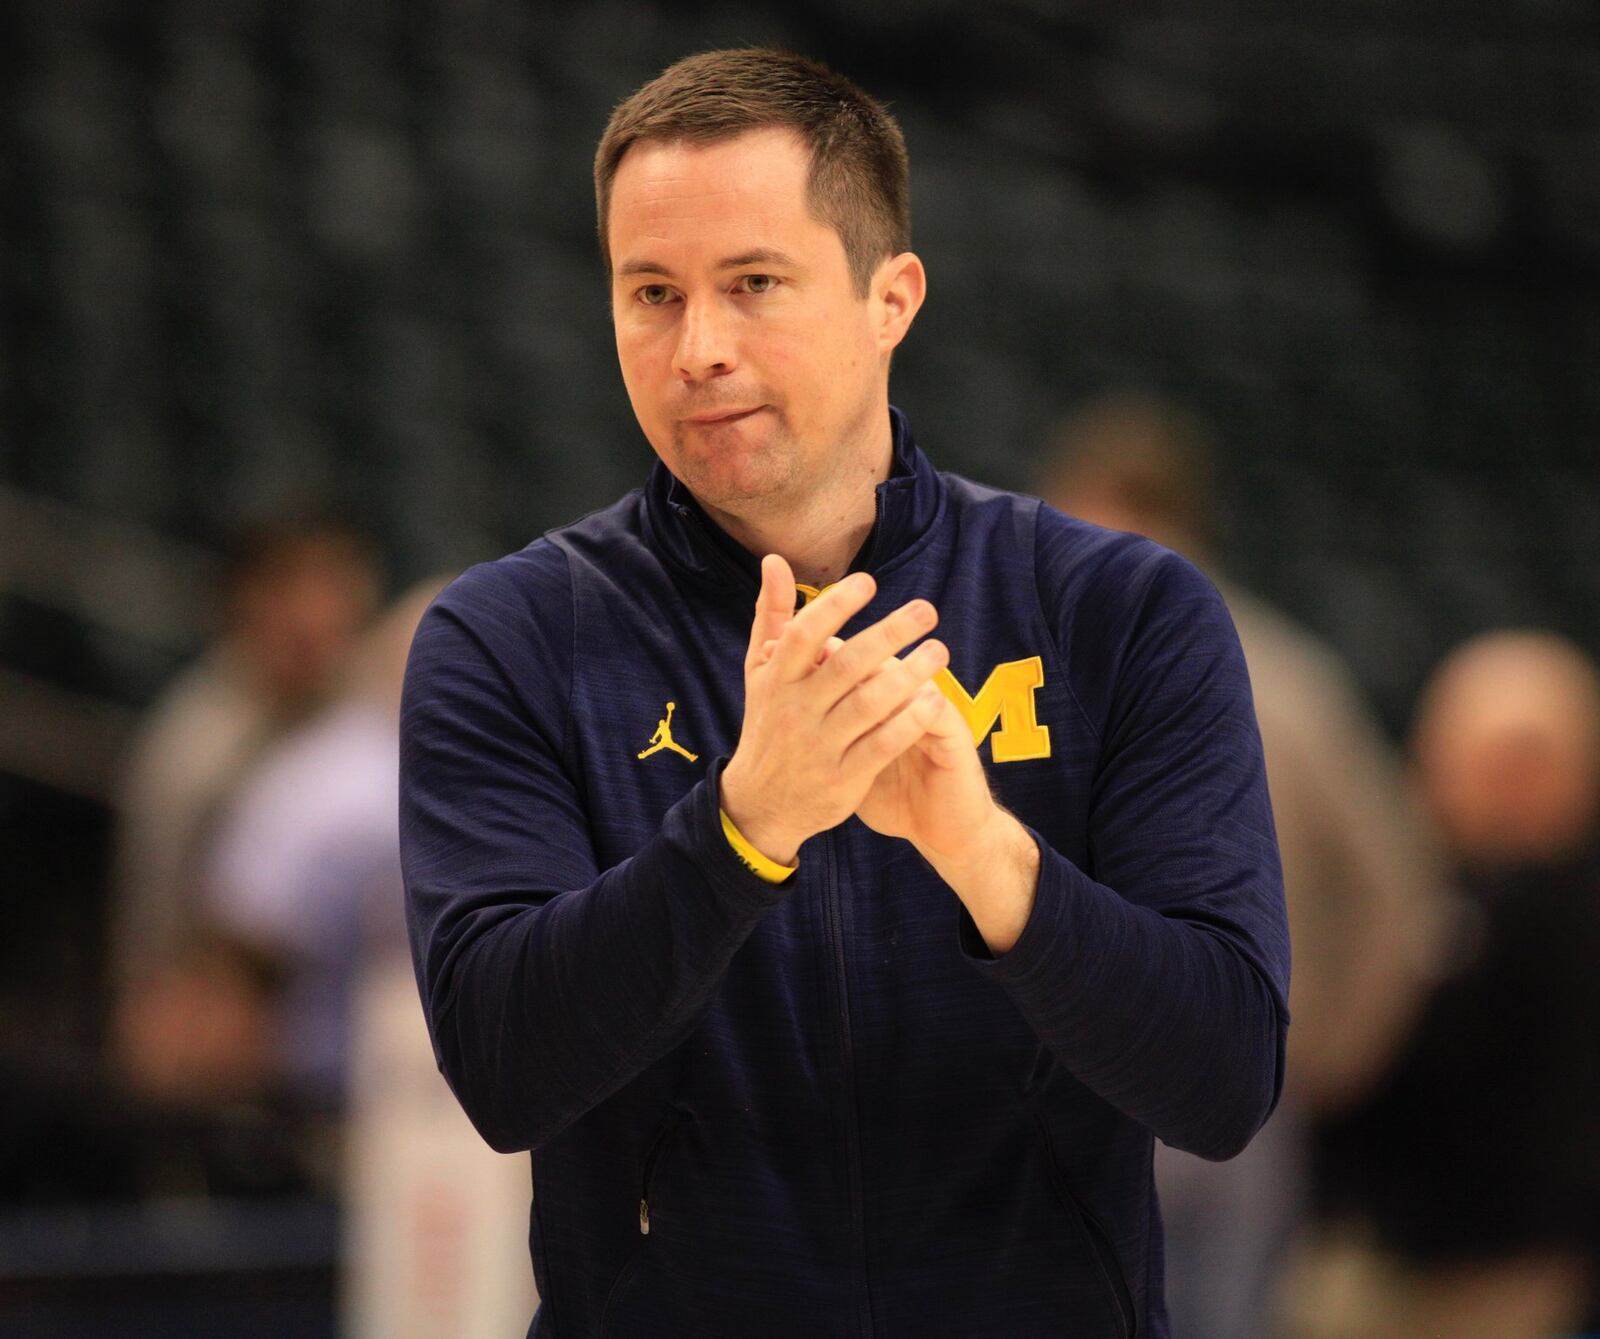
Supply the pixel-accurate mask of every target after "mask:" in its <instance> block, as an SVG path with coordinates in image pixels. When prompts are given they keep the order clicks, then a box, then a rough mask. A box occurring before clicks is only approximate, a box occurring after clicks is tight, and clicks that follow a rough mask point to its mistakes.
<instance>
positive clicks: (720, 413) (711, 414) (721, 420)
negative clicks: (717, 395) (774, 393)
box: [683, 405, 766, 428]
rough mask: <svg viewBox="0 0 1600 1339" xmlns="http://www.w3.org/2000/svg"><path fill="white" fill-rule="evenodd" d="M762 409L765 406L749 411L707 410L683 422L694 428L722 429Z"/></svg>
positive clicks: (755, 407) (686, 418) (688, 417)
mask: <svg viewBox="0 0 1600 1339" xmlns="http://www.w3.org/2000/svg"><path fill="white" fill-rule="evenodd" d="M764 408H766V406H765V405H754V406H752V407H751V408H749V409H708V410H706V411H705V412H704V413H702V414H690V415H688V416H686V417H685V418H684V420H683V421H684V422H685V423H687V424H689V425H690V426H691V427H695V428H723V427H726V426H727V425H728V424H730V423H738V422H740V421H741V420H743V419H747V418H749V417H750V415H752V414H759V413H760V412H761V411H762V410H763V409H764Z"/></svg>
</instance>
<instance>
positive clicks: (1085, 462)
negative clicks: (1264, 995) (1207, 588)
mask: <svg viewBox="0 0 1600 1339" xmlns="http://www.w3.org/2000/svg"><path fill="white" fill-rule="evenodd" d="M746 43H758V44H768V45H784V46H791V47H794V48H796V49H798V50H801V51H804V52H806V53H808V54H811V55H813V56H816V57H818V58H820V59H823V60H825V61H827V62H829V63H831V64H834V65H835V66H837V67H838V68H840V69H841V70H843V71H844V72H845V73H847V74H849V75H851V76H852V77H854V78H855V79H856V80H857V81H858V82H860V83H861V84H862V85H863V86H864V87H866V88H867V89H868V90H869V91H871V92H873V93H875V94H876V95H877V96H879V97H881V98H884V99H885V100H887V101H889V102H890V103H891V105H892V107H893V109H894V111H895V112H896V114H897V116H898V117H899V119H900V121H901V123H902V126H903V128H904V130H905V132H906V136H907V139H908V142H909V145H910V149H911V155H912V163H913V169H912V182H913V216H914V232H915V237H916V247H917V250H918V251H919V253H920V254H921V255H922V256H923V257H924V259H925V261H926V262H927V265H928V269H929V272H930V282H931V297H930V300H929V302H928V305H927V306H926V308H925V309H924V311H923V313H922V315H921V317H920V319H919V321H918V323H917V328H916V331H915V332H914V335H913V336H912V338H911V339H910V340H909V341H908V343H907V344H906V345H905V346H904V348H903V349H902V351H901V352H900V353H899V355H898V356H897V359H896V364H895V380H894V386H893V394H892V398H893V399H894V401H895V402H896V403H898V404H900V405H901V406H903V407H904V408H905V409H906V410H907V411H908V413H909V414H910V417H911V422H912V424H913V426H914V428H915V430H916V432H917V436H918V439H919V442H920V444H921V445H922V447H923V448H924V450H926V451H927V452H928V454H929V455H930V456H931V457H932V459H933V460H934V462H935V463H936V464H938V465H940V466H941V467H943V468H947V469H953V470H956V471H958V472H961V473H964V474H968V475H971V476H975V477H977V478H980V479H982V480H984V481H986V482H990V483H994V484H999V485H1003V486H1007V487H1013V488H1019V489H1024V490H1029V491H1038V492H1041V493H1042V494H1044V495H1045V496H1046V497H1047V498H1049V500H1051V501H1053V502H1055V503H1056V504H1057V505H1060V506H1063V507H1065V508H1066V509H1067V510H1071V511H1075V512H1077V513H1078V514H1080V515H1083V516H1085V517H1088V518H1089V519H1093V520H1096V521H1099V522H1101V523H1104V524H1111V525H1115V526H1117V527H1119V528H1129V529H1137V530H1140V531H1142V532H1143V533H1147V534H1151V535H1152V536H1154V537H1155V538H1157V539H1159V540H1161V541H1162V542H1163V543H1167V544H1169V545H1171V546H1173V547H1175V548H1178V549H1180V550H1181V551H1183V552H1185V553H1187V554H1189V556H1191V557H1193V558H1195V560H1196V561H1198V562H1201V563H1202V565H1204V566H1205V567H1206V568H1207V570H1208V571H1209V572H1211V574H1212V575H1213V577H1214V578H1215V579H1216V580H1217V581H1218V582H1219V585H1221V586H1222V588H1223V590H1224V593H1225V594H1226V595H1227V597H1228V599H1229V601H1230V604H1231V605H1232V606H1233V608H1234V612H1235V616H1236V619H1237V620H1238V622H1239V625H1240V630H1241V636H1242V638H1243V640H1244V642H1245V647H1246V653H1247V656H1248V657H1249V659H1250V663H1251V669H1252V675H1253V678H1254V680H1255V683H1256V692H1257V699H1258V709H1259V711H1260V714H1261V718H1262V727H1263V734H1264V737H1265V739H1266V744H1267V752H1268V762H1269V771H1270V774H1271V783H1272V788H1273V795H1274V803H1275V807H1276V808H1277V811H1278V813H1277V816H1278V821H1279V828H1280V834H1281V835H1282V837H1283V840H1284V847H1285V863H1286V874H1287V878H1288V884H1289V897H1290V906H1291V916H1292V919H1293V922H1294V927H1295V954H1296V984H1295V990H1296V998H1295V1000H1294V1001H1293V1003H1294V1013H1295V1028H1294V1029H1293V1031H1292V1034H1291V1035H1292V1042H1291V1057H1290V1060H1291V1075H1290V1082H1289V1086H1288V1090H1287V1092H1286V1096H1285V1100H1284V1104H1283V1108H1282V1110H1281V1111H1280V1114H1279V1116H1278V1117H1276V1118H1275V1119H1274V1121H1273V1123H1272V1124H1271V1125H1270V1126H1269V1127H1268V1131H1267V1132H1266V1133H1265V1134H1264V1135H1263V1136H1262V1138H1261V1139H1260V1140H1258V1143H1257V1145H1255V1146H1253V1147H1252V1149H1251V1151H1250V1152H1249V1153H1247V1154H1246V1156H1245V1158H1243V1159H1241V1160H1240V1161H1239V1163H1238V1164H1230V1165H1229V1166H1228V1167H1225V1168H1221V1169H1217V1168H1203V1167H1200V1166H1199V1165H1198V1164H1196V1165H1194V1166H1191V1165H1189V1164H1188V1163H1187V1162H1185V1161H1184V1160H1182V1159H1181V1158H1178V1157H1175V1156H1174V1157H1167V1156H1166V1154H1165V1151H1163V1157H1162V1160H1161V1164H1160V1165H1159V1166H1158V1175H1159V1176H1160V1178H1161V1182H1162V1192H1163V1201H1164V1204H1165V1205H1166V1212H1167V1218H1168V1223H1169V1229H1170V1232H1171V1246H1170V1248H1169V1255H1170V1269H1171V1273H1172V1288H1171V1291H1172V1306H1173V1312H1174V1326H1173V1333H1174V1335H1175V1336H1176V1339H1213V1337H1214V1339H1241V1337H1243V1339H1250V1337H1251V1336H1277V1335H1285V1336H1303V1337H1305V1339H1336V1337H1342V1336H1351V1337H1352V1339H1353V1336H1356V1335H1361V1336H1368V1337H1370V1336H1384V1335H1394V1336H1407V1335H1424V1334H1436V1333H1448V1334H1451V1335H1454V1336H1472V1335H1479V1334H1481V1335H1483V1336H1484V1337H1485V1339H1489V1337H1490V1336H1493V1337H1494V1339H1518V1336H1524V1335H1525V1336H1528V1339H1542V1337H1544V1336H1556V1335H1570V1334H1575V1333H1578V1332H1579V1331H1580V1330H1582V1329H1583V1328H1584V1327H1585V1324H1586V1323H1589V1324H1592V1323H1593V1319H1594V1315H1595V1311H1596V1308H1595V1307H1594V1305H1593V1303H1594V1296H1595V1283H1596V1277H1597V1271H1596V1258H1597V1242H1600V1208H1597V1204H1600V1193H1597V1188H1600V1129H1597V1121H1600V1116H1597V1110H1600V1107H1597V1098H1600V1058H1597V1054H1596V1048H1595V1043H1594V1041H1593V1037H1594V1036H1595V1035H1596V1034H1597V1033H1600V1002H1597V992H1600V987H1597V985H1596V980H1597V978H1600V972H1596V971H1595V969H1594V963H1595V962H1596V961H1600V930H1597V920H1600V912H1597V907H1600V879H1597V876H1596V873H1595V871H1596V868H1597V866H1596V861H1595V859H1594V852H1595V847H1596V835H1595V833H1596V824H1597V821H1600V799H1597V796H1600V780H1597V778H1600V762H1597V759H1600V689H1597V688H1596V680H1595V673H1594V669H1593V667H1592V657H1593V656H1594V655H1595V654H1596V652H1597V651H1600V376H1597V374H1596V369H1597V367H1600V300H1597V298H1600V16H1597V13H1596V10H1595V8H1594V7H1593V6H1592V5H1590V4H1586V3H1580V2H1579V0H1513V3H1510V4H1506V3H1500V4H1488V3H1480V2H1479V0H1455V3H1452V4H1448V5H1443V4H1439V5H1424V6H1416V5H1401V4H1397V3H1394V0H1340V2H1339V3H1337V4H1335V3H1331V2H1329V0H1305V2H1304V3H1301V4H1297V5H1293V6H1281V5H1266V4H1260V3H1255V2H1254V0H1218V2H1217V3H1213V4H1208V5H1196V4H1190V3H1153V4H1149V5H1143V6H1112V5H1094V4H1086V3H1073V2H1072V0H1018V2H1017V3H991V4H986V5H982V6H970V5H965V4H955V3H940V2H938V0H927V2H926V3H920V4H906V3H892V2H891V3H881V4H879V5H876V6H873V7H870V8H868V7H858V6H853V5H846V4H844V3H842V2H839V0H823V2H821V3H815V4H810V5H805V6H789V5H786V6H776V5H773V6H760V5H755V4H745V5H740V4H721V5H696V4H676V5H670V6H669V5H667V4H665V3H651V2H649V0H604V2H602V3H594V4H561V3H541V4H532V3H511V2H510V0H413V2H412V3H409V4H406V5H394V4H387V3H378V0H347V2H346V3H343V4H339V5H319V4H307V3H294V2H293V0H276V2H275V3H267V2H266V0H188V2H187V3H185V2H184V0H163V2H155V0H152V2H151V3H146V4H138V5H130V4H122V3H116V0H10V2H9V3H7V4H6V5H4V6H3V7H0V243H3V245H0V341H3V347H4V354H3V356H0V890H3V893H4V905H5V907H6V926H5V933H4V934H3V935H0V1084H3V1090H4V1092H5V1093H6V1101H5V1102H4V1104H3V1111H0V1332H3V1333H5V1334H7V1335H23V1336H41V1337H42V1336H66V1335H71V1336H95V1335H100V1334H106V1335H110V1334H118V1335H124V1334H128V1333H134V1332H137V1333H140V1334H148V1335H169V1334H170V1335H188V1336H195V1335H210V1334H226V1335H230V1336H247V1335H256V1334H260V1335H285V1334H293V1335H297V1336H298V1335H305V1336H320V1335H334V1334H345V1335H351V1336H367V1335H371V1336H384V1337H385V1339H390V1337H393V1336H399V1337H402V1339H403V1337H404V1336H411V1335H415V1336H419V1337H420V1336H425V1335H453V1336H467V1335H475V1334H480V1333H481V1334H484V1335H485V1336H487V1335H492V1334H501V1335H511V1334H520V1333H521V1332H522V1327H523V1326H525V1324H526V1319H527V1316H528V1314H529V1313H530V1311H531V1306H532V1290H531V1280H529V1279H528V1278H527V1277H526V1276H527V1262H526V1253H525V1249H524V1246H523V1232H524V1224H525V1219H526V1212H527V1199H528V1184H527V1182H528V1178H527V1169H526V1159H525V1158H511V1159H502V1158H496V1157H495V1156H494V1155H492V1154H489V1153H488V1152H487V1150H485V1149H483V1148H482V1147H481V1145H479V1144H477V1142H476V1140H475V1137H474V1136H473V1135H472V1134H471V1131H470V1129H468V1128H467V1127H466V1126H465V1123H464V1120H463V1119H462V1118H461V1117H459V1115H458V1113H457V1112H456V1111H455V1109H454V1107H453V1105H452V1102H451V1099H450V1097H449V1095H448V1093H446V1092H445V1091H444V1090H443V1087H442V1084H441V1083H440V1081H439V1080H438V1077H437V1075H436V1073H435V1072H434V1070H433V1065H432V1061H431V1057H430V1056H429V1054H428V1048H427V1042H426V1038H425V1037H424V1036H423V1035H422V1028H421V1015H420V1009H419V1008H418V1007H417V1005H416V1002H415V998H414V987H413V986H412V985H411V982H410V980H409V966H408V964H407V962H406V958H405V950H404V943H403V927H402V926H401V922H400V910H399V896H400V895H399V891H398V878H399V875H398V870H397V868H396V864H395V855H394V850H393V844H394V838H393V824H394V815H393V808H394V806H393V767H394V761H393V760H394V753H395V744H394V740H393V725H392V717H393V702H394V695H395V693H396V678H395V676H396V674H397V672H398V666H399V665H400V664H401V663H402V660H403V654H404V647H405V645H406V641H407V638H408V636H409V632H410V628H411V627H412V626H414V623H415V619H416V616H417V614H418V612H419V611H420V609H421V608H422V607H423V606H424V605H425V604H426V601H427V599H428V598H429V597H430V596H431V593H432V592H433V590H435V589H436V588H437V583H438V581H440V580H443V579H447V578H448V577H449V576H450V575H452V574H453V573H454V572H456V571H459V570H460V569H461V568H462V567H464V566H465V565H467V564H469V563H472V562H475V561H479V560H482V559H487V558H492V557H495V556H498V555H500V554H501V553H504V552H506V551H508V550H511V549H514V548H517V547H520V546H521V545H522V544H524V543H526V542H527V541H528V540H529V539H531V538H533V537H534V536H536V535H538V534H539V533H540V532H541V531H543V530H544V529H546V528H548V527H550V526H552V525H556V524H559V523H561V522H563V521H566V520H568V519H571V518H573V517H575V516H577V515H579V514H581V513H582V512H584V511H586V510H589V509H591V508H593V507H596V506H599V505H602V504H604V503H606V502H608V501H610V500H611V499H613V498H614V497H616V496H617V495H618V494H620V493H621V492H623V491H625V490H626V489H628V488H630V487H633V486H635V485H636V484H637V483H638V482H639V481H641V480H642V478H643V475H644V472H645V469H646V467H647V465H648V462H649V460H650V453H649V449H648V447H647V445H646V444H645V442H644V441H643V439H642V437H641V436H640V434H639V433H638V432H637V430H636V428H635V426H634V424H633V422H632V418H631V415H630V412H629V409H628V405H627V401H626V397H625V396H624V394H623V392H622V387H621V384H620V379H619V377H618V375H617V372H616V367H615V355H614V351H613V347H612V342H611V335H610V325H609V313H608V307H607V295H606V290H605V287H604V284H603V280H602V276H601V272H600V269H599V264H598V260H597V256H596V253H595V242H594V223H593V204H592V188H591V180H590V163H591V157H592V153H593V147H594V144H595V142H596V140H597V138H598V136H599V133H600V130H601V128H602V127H603V125H604V122H605V119H606V116H607V114H608V113H609V110H610V108H611V107H612V106H613V105H614V104H615V102H617V101H618V100H619V99H620V98H622V97H624V96H625V95H626V94H627V93H628V92H630V91H631V90H632V89H633V88H634V87H635V86H637V85H638V84H639V83H640V82H642V81H643V80H644V79H646V78H648V77H649V76H650V75H652V74H654V73H655V72H656V71H658V70H659V69H661V68H662V67H663V66H665V65H666V64H669V63H670V62H671V61H672V60H674V59H676V58H677V57H679V56H681V55H684V54H687V53H689V52H691V51H695V50H699V49H704V48H707V47H712V46H726V45H741V44H746Z"/></svg>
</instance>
